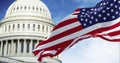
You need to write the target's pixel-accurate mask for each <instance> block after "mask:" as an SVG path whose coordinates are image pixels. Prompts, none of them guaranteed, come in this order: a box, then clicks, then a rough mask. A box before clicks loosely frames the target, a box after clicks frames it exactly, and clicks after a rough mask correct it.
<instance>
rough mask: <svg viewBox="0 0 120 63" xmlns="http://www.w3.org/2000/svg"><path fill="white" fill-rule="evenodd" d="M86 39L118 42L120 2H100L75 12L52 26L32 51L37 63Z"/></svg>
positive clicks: (104, 0) (105, 0) (112, 0)
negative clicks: (47, 34) (96, 38)
mask: <svg viewBox="0 0 120 63" xmlns="http://www.w3.org/2000/svg"><path fill="white" fill-rule="evenodd" d="M90 37H100V38H102V39H105V40H108V41H111V42H120V0H102V1H101V2H100V3H98V4H97V5H96V6H95V7H92V8H80V9H76V10H75V11H74V12H73V13H72V14H70V15H69V16H68V17H66V18H65V19H63V20H62V21H61V22H60V23H59V24H58V25H56V26H55V28H54V29H53V31H52V33H51V35H50V37H49V38H48V39H47V40H45V41H42V42H40V43H39V44H38V45H37V46H36V48H35V49H34V50H33V52H34V55H35V56H37V57H38V60H39V61H41V60H42V58H43V57H53V56H56V55H58V54H60V53H61V52H63V51H64V50H66V49H69V48H70V47H71V46H73V45H74V44H76V43H77V42H78V41H80V40H83V39H87V38H90Z"/></svg>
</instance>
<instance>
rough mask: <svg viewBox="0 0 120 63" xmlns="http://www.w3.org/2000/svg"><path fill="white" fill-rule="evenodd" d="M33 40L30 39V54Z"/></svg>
mask: <svg viewBox="0 0 120 63" xmlns="http://www.w3.org/2000/svg"><path fill="white" fill-rule="evenodd" d="M32 47H33V40H30V52H29V53H30V55H31V54H32Z"/></svg>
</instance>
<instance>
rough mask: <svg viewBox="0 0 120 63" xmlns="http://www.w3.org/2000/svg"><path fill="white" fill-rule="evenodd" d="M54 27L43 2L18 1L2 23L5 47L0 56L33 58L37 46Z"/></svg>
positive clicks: (1, 38) (0, 38) (0, 35)
mask: <svg viewBox="0 0 120 63" xmlns="http://www.w3.org/2000/svg"><path fill="white" fill-rule="evenodd" d="M53 27H54V22H53V21H52V19H51V15H50V12H49V10H48V8H47V6H46V5H45V4H44V3H43V2H42V1H40V0H16V1H15V2H13V3H12V4H11V5H10V7H9V8H8V10H7V12H6V15H5V17H4V18H3V19H2V20H1V21H0V44H2V45H3V49H0V56H8V57H9V56H13V57H16V56H20V57H21V56H23V57H29V56H33V54H32V50H33V48H34V47H35V45H36V44H38V43H39V42H40V41H41V40H44V39H45V38H46V37H47V35H48V34H49V33H50V32H51V30H52V29H53ZM0 48H2V47H1V46H0ZM1 50H2V51H1ZM11 50H12V51H11Z"/></svg>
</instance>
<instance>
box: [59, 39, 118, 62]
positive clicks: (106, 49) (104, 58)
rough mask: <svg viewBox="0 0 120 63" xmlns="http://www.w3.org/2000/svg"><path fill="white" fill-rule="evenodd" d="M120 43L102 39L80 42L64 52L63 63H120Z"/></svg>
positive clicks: (62, 55)
mask: <svg viewBox="0 0 120 63" xmlns="http://www.w3.org/2000/svg"><path fill="white" fill-rule="evenodd" d="M119 44H120V43H114V42H107V41H104V40H102V39H98V38H96V39H93V38H92V39H88V40H84V41H81V42H79V43H78V44H76V45H75V46H74V47H72V48H71V49H70V50H68V51H65V52H63V53H62V54H61V55H60V59H61V60H62V61H63V63H119V50H120V49H119Z"/></svg>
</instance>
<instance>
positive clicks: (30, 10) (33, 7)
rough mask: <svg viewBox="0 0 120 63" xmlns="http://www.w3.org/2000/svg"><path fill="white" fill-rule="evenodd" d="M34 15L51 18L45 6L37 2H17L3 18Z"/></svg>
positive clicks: (33, 0)
mask: <svg viewBox="0 0 120 63" xmlns="http://www.w3.org/2000/svg"><path fill="white" fill-rule="evenodd" d="M20 15H35V16H42V17H47V18H51V15H50V12H49V10H48V8H47V7H46V5H45V4H44V3H43V2H41V1H39V0H17V1H15V2H14V3H13V4H12V5H11V6H10V7H9V9H8V11H7V13H6V16H5V17H10V16H20Z"/></svg>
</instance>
